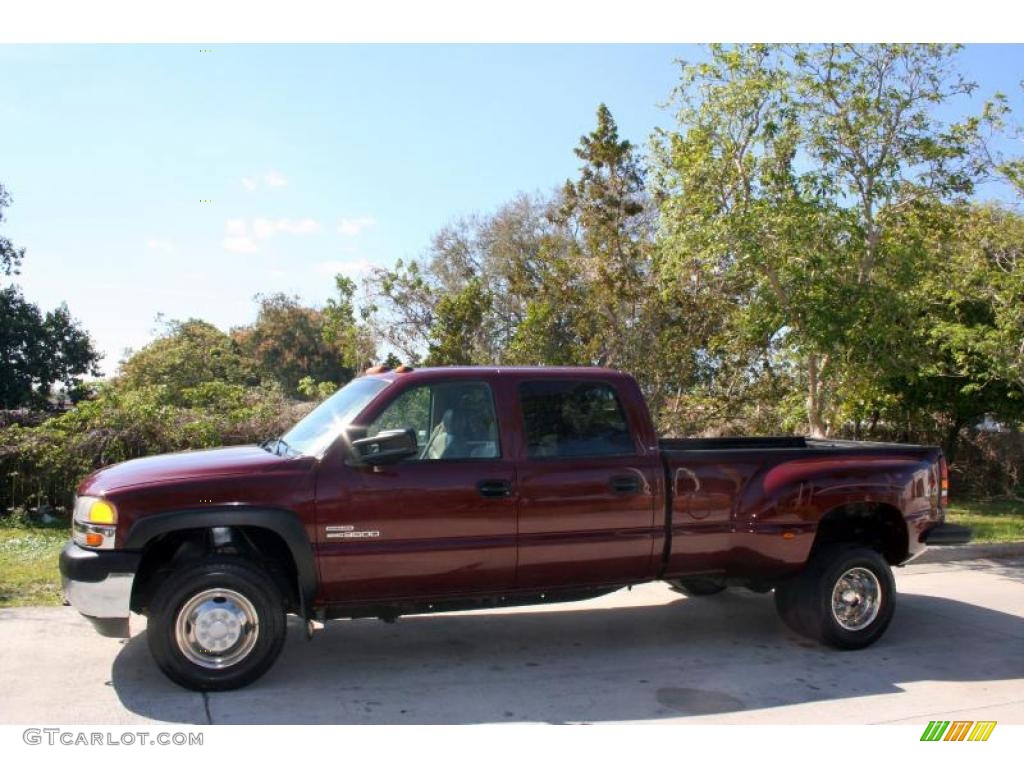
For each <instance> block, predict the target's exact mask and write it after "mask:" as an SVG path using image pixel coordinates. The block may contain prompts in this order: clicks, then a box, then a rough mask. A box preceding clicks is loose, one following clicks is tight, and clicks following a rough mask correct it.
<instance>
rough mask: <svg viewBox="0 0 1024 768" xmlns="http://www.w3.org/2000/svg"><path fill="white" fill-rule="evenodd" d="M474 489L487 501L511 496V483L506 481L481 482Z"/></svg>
mask: <svg viewBox="0 0 1024 768" xmlns="http://www.w3.org/2000/svg"><path fill="white" fill-rule="evenodd" d="M476 489H477V490H478V491H479V492H480V495H481V496H486V497H487V498H489V499H504V498H506V497H508V496H511V495H512V483H510V482H509V481H508V480H481V481H480V482H479V483H477V484H476Z"/></svg>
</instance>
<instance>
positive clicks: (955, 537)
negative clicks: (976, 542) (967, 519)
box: [921, 523, 971, 547]
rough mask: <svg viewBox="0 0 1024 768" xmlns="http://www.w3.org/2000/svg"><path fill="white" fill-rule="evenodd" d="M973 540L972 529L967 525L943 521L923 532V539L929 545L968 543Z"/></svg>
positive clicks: (941, 545) (946, 545) (942, 545)
mask: <svg viewBox="0 0 1024 768" xmlns="http://www.w3.org/2000/svg"><path fill="white" fill-rule="evenodd" d="M970 540H971V529H970V528H968V527H967V526H966V525H953V524H952V523H942V524H941V525H936V526H935V527H934V528H929V529H928V530H927V531H925V532H924V533H922V534H921V541H922V542H924V543H925V544H927V545H928V546H929V547H948V546H952V545H955V544H966V543H967V542H969V541H970Z"/></svg>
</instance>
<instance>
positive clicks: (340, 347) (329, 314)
mask: <svg viewBox="0 0 1024 768" xmlns="http://www.w3.org/2000/svg"><path fill="white" fill-rule="evenodd" d="M334 286H335V289H336V290H337V297H335V298H330V299H328V300H327V306H326V307H325V308H324V310H323V320H324V326H323V331H322V336H323V339H324V341H325V342H327V343H328V344H329V345H332V346H333V347H334V348H335V349H336V350H337V352H338V356H339V359H340V361H341V364H342V365H343V366H344V367H345V368H346V369H347V370H348V371H350V372H352V373H356V372H358V371H362V370H365V369H366V368H369V367H370V366H372V365H373V363H374V360H375V358H376V356H377V346H376V344H375V343H374V340H373V336H372V333H371V330H370V328H369V327H367V325H366V324H365V321H366V319H367V317H368V315H369V311H368V310H364V311H363V312H361V316H362V317H361V319H362V321H363V322H360V318H357V317H356V305H355V293H356V284H355V281H353V280H352V279H351V278H348V277H345V276H344V275H336V276H335V278H334ZM349 378H351V375H350V376H349ZM337 383H340V382H337Z"/></svg>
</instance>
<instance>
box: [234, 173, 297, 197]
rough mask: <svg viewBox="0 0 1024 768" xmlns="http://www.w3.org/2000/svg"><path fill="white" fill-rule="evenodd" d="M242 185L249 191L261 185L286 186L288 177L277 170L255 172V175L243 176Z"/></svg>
mask: <svg viewBox="0 0 1024 768" xmlns="http://www.w3.org/2000/svg"><path fill="white" fill-rule="evenodd" d="M242 186H243V187H245V188H246V189H247V190H249V191H250V192H253V191H255V190H257V189H259V188H260V187H261V186H264V187H287V186H288V179H286V178H285V177H284V175H283V174H281V173H279V172H278V171H267V172H266V173H263V174H257V175H255V176H243V177H242Z"/></svg>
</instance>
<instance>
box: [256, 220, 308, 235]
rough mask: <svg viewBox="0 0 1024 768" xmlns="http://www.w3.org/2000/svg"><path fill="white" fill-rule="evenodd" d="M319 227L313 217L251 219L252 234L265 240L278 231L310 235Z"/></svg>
mask: <svg viewBox="0 0 1024 768" xmlns="http://www.w3.org/2000/svg"><path fill="white" fill-rule="evenodd" d="M319 229H320V225H319V224H318V223H317V222H316V221H314V220H313V219H253V221H252V231H253V234H254V235H255V236H256V237H257V238H258V239H260V240H266V239H267V238H268V237H270V236H272V235H276V234H277V233H278V232H284V233H286V234H289V235H311V234H313V233H314V232H316V231H317V230H319Z"/></svg>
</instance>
